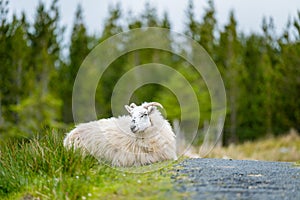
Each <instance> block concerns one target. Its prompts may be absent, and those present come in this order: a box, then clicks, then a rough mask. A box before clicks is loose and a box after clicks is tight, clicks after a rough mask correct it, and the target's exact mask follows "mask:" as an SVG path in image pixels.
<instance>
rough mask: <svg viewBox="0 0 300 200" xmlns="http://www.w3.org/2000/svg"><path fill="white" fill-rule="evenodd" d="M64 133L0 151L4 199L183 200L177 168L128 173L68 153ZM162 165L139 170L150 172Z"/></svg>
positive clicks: (0, 185) (0, 186)
mask: <svg viewBox="0 0 300 200" xmlns="http://www.w3.org/2000/svg"><path fill="white" fill-rule="evenodd" d="M62 140H63V134H59V133H57V132H50V131H49V132H48V133H47V135H46V136H45V137H42V138H35V139H32V140H30V141H23V142H21V143H16V142H9V143H7V144H6V145H2V146H1V151H0V199H38V198H39V199H166V198H172V199H178V198H181V197H182V195H185V194H179V193H177V192H176V191H174V189H173V185H172V180H171V179H170V176H171V174H172V164H169V165H167V166H166V167H163V168H161V169H159V170H155V171H153V172H148V173H129V172H124V171H120V170H115V169H113V168H110V167H108V166H106V165H103V164H99V162H98V161H97V160H96V159H94V158H93V157H85V158H83V157H82V156H81V155H80V152H74V151H67V150H65V149H64V147H63V145H62ZM153 167H154V168H160V164H154V165H150V166H145V167H140V168H135V169H134V170H139V171H140V172H142V171H149V170H150V169H151V168H153Z"/></svg>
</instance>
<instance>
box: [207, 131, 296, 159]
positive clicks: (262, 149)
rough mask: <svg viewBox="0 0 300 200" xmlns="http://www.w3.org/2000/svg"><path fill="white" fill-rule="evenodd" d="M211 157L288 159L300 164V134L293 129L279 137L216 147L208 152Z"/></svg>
mask: <svg viewBox="0 0 300 200" xmlns="http://www.w3.org/2000/svg"><path fill="white" fill-rule="evenodd" d="M209 157H212V158H232V159H240V160H243V159H250V160H267V161H290V162H296V161H297V162H298V164H300V136H299V134H298V133H296V132H295V131H291V132H290V133H289V134H287V135H284V136H279V137H268V138H264V139H261V140H259V141H253V142H252V141H249V142H245V143H243V144H239V145H230V146H228V147H221V148H220V147H219V148H218V147H217V148H214V149H213V151H212V152H211V153H210V154H209Z"/></svg>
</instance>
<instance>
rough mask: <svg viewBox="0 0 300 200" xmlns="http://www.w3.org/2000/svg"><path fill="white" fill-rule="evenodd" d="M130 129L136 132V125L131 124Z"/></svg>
mask: <svg viewBox="0 0 300 200" xmlns="http://www.w3.org/2000/svg"><path fill="white" fill-rule="evenodd" d="M130 130H131V131H132V132H133V133H135V132H136V131H137V130H136V125H131V126H130Z"/></svg>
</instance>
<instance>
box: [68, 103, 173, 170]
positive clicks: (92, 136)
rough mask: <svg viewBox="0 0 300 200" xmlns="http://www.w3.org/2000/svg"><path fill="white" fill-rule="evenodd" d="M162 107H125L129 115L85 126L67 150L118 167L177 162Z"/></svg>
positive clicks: (79, 128) (70, 135)
mask: <svg viewBox="0 0 300 200" xmlns="http://www.w3.org/2000/svg"><path fill="white" fill-rule="evenodd" d="M157 106H159V107H161V108H163V106H162V105H161V104H160V103H157V102H151V103H147V102H145V103H143V104H141V105H140V106H137V105H136V104H134V103H132V104H130V106H128V105H125V108H126V110H127V111H128V113H129V115H125V116H119V117H117V118H115V117H111V118H108V119H100V120H98V121H91V122H88V123H82V124H79V125H78V126H76V127H75V129H73V130H72V131H71V132H70V133H68V134H67V136H66V137H65V139H64V146H65V147H66V148H67V149H70V148H74V149H80V150H81V151H82V152H83V153H84V154H90V155H92V156H94V157H95V158H97V159H98V160H101V161H105V162H108V163H109V164H110V165H112V166H116V167H131V166H143V165H148V164H151V163H155V162H160V161H165V160H176V159H177V155H176V140H175V134H174V132H173V131H172V128H171V125H170V124H169V122H168V121H167V120H166V119H164V118H163V116H162V115H161V113H160V112H159V110H158V109H157V108H156V107H157Z"/></svg>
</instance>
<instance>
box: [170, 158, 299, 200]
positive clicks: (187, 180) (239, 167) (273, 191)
mask: <svg viewBox="0 0 300 200" xmlns="http://www.w3.org/2000/svg"><path fill="white" fill-rule="evenodd" d="M172 178H173V179H174V180H175V183H176V184H175V185H176V189H177V190H178V191H180V192H187V193H190V194H191V197H192V199H255V200H256V199H278V200H279V199H280V200H281V199H295V200H296V199H297V200H298V199H300V167H295V166H293V163H287V162H263V161H242V160H224V159H223V160H222V159H190V160H185V161H184V162H182V163H180V164H179V165H177V166H176V174H175V175H174V176H173V177H172Z"/></svg>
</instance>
